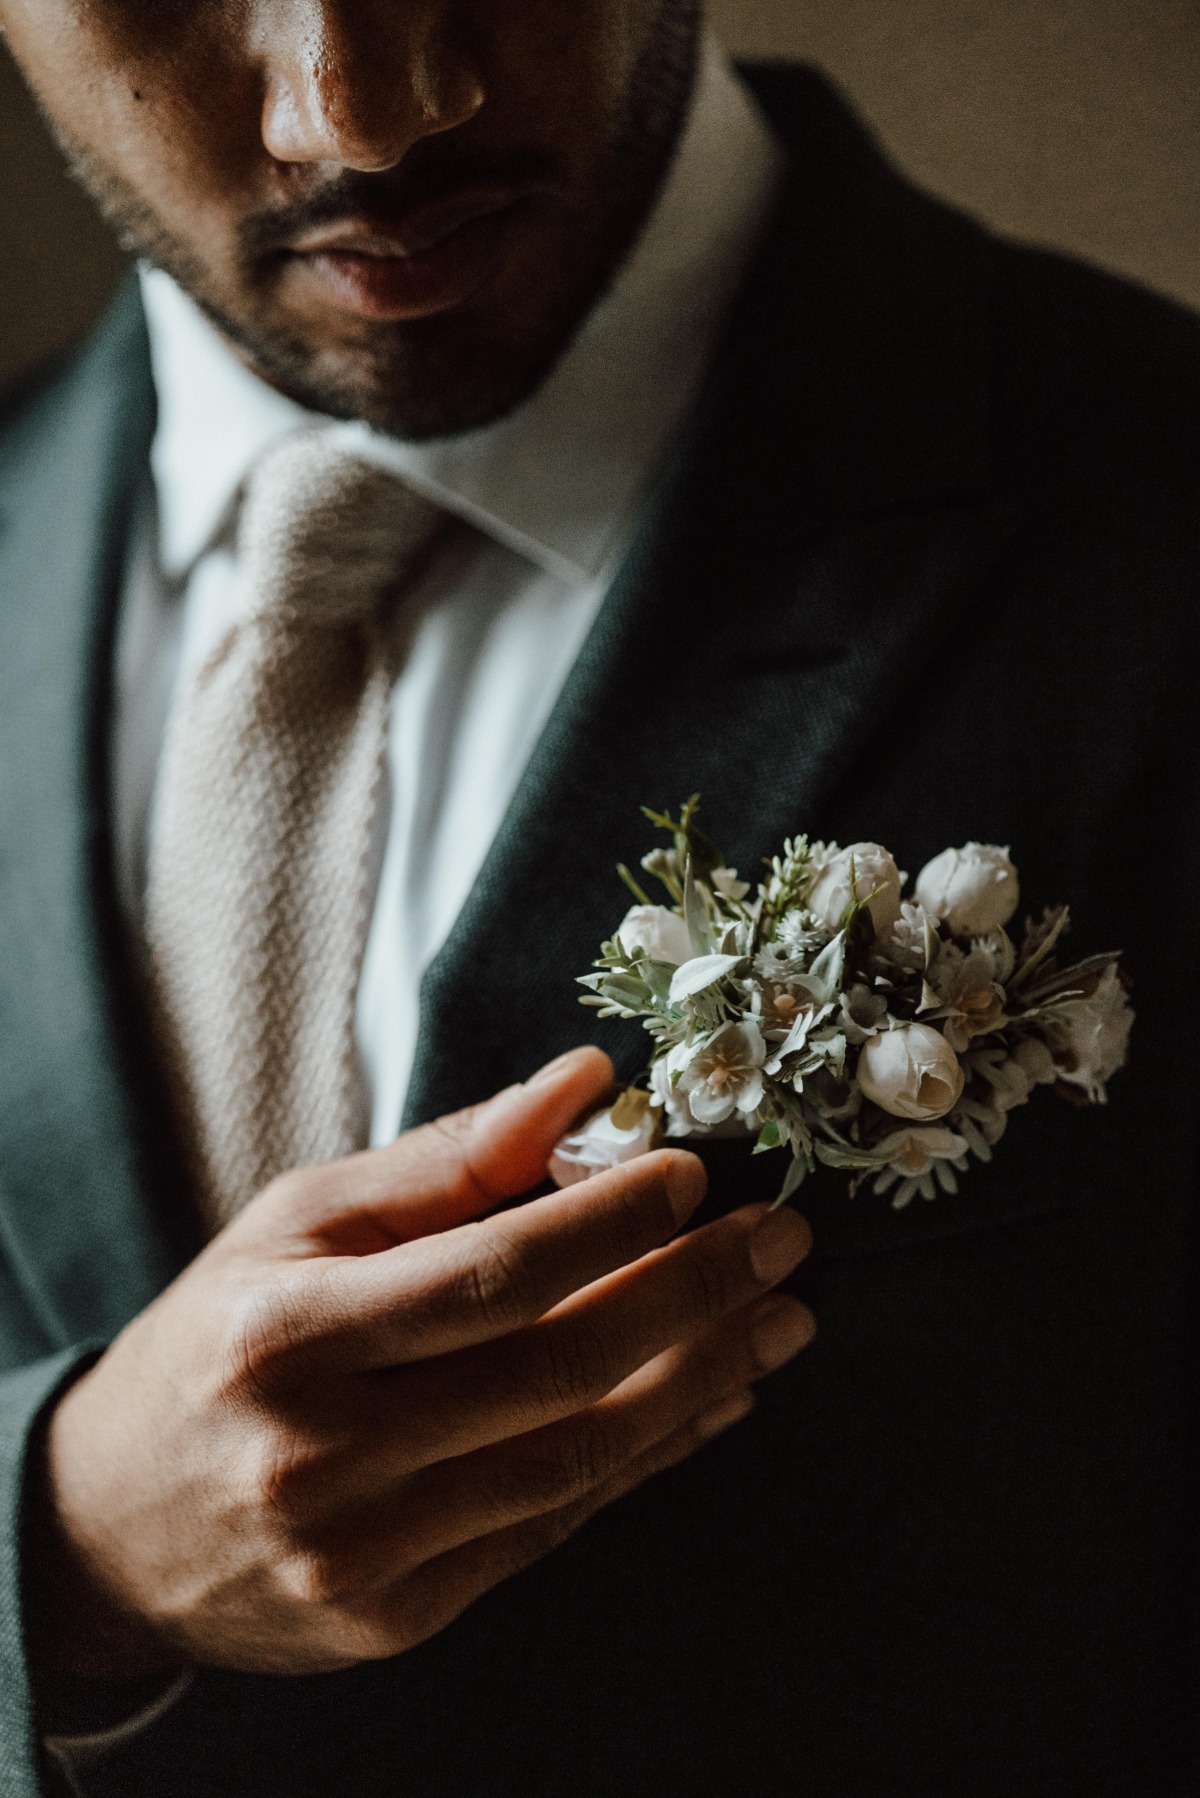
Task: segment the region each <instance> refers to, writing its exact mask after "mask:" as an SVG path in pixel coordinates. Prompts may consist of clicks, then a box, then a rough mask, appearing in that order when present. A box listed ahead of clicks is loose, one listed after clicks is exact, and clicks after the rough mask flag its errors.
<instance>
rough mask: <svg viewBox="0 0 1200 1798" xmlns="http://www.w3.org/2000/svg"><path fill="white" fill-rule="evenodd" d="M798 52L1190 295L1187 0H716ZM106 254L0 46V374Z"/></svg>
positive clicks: (1126, 261)
mask: <svg viewBox="0 0 1200 1798" xmlns="http://www.w3.org/2000/svg"><path fill="white" fill-rule="evenodd" d="M713 13H714V17H715V20H716V23H717V25H718V27H719V29H720V30H721V32H722V34H723V36H724V38H725V41H726V42H727V43H728V44H729V45H730V46H731V47H732V48H733V49H734V50H736V51H739V52H741V53H745V54H754V55H787V56H794V57H804V58H806V59H808V60H810V61H813V62H816V63H818V64H820V65H821V66H822V67H823V68H825V69H826V70H828V71H829V72H830V73H831V74H832V75H833V76H834V77H835V79H836V80H837V81H839V82H840V83H841V84H842V86H843V87H844V88H845V89H846V90H847V91H848V92H849V94H850V95H851V96H852V97H853V98H854V100H855V101H856V103H857V104H858V106H859V107H860V109H861V110H862V111H863V112H864V113H865V114H866V116H867V117H868V118H869V119H870V120H871V121H872V122H873V123H874V125H875V127H876V128H877V130H878V131H879V133H880V134H881V136H882V137H883V139H884V141H885V143H886V144H887V145H888V147H889V148H890V150H891V151H892V153H893V154H894V155H895V156H896V158H897V159H898V160H899V161H900V162H901V163H902V164H903V165H904V166H905V167H906V168H907V169H908V170H909V171H910V172H911V173H912V174H913V175H914V176H916V177H917V178H918V179H919V180H921V181H923V182H925V183H926V184H928V185H929V186H930V187H932V188H934V189H936V190H938V191H939V192H942V193H945V194H947V195H949V196H950V197H952V198H953V199H955V200H958V201H959V202H961V203H962V204H964V205H966V206H969V207H971V208H972V209H974V210H975V211H977V212H978V213H980V214H982V215H983V216H984V217H985V218H987V219H988V220H990V221H991V222H993V223H994V224H996V225H998V226H1000V227H1001V228H1002V229H1005V230H1008V231H1013V232H1016V233H1019V234H1021V235H1023V236H1027V237H1032V238H1036V239H1038V240H1040V241H1042V242H1047V243H1052V244H1057V245H1061V246H1063V247H1065V248H1067V249H1070V250H1073V251H1075V252H1077V253H1079V254H1081V255H1084V256H1087V257H1090V258H1091V259H1092V260H1094V261H1097V262H1100V263H1103V264H1106V265H1107V266H1109V267H1112V268H1116V269H1118V270H1121V271H1122V272H1124V273H1127V274H1131V275H1134V276H1136V277H1138V278H1140V279H1142V280H1144V281H1147V282H1150V283H1151V284H1153V285H1155V286H1157V287H1159V288H1161V289H1163V290H1164V291H1165V292H1167V293H1170V294H1173V295H1175V296H1176V297H1178V298H1180V299H1183V300H1185V301H1188V302H1190V303H1191V304H1194V305H1197V306H1200V6H1198V5H1197V4H1196V0H858V3H857V4H855V3H854V0H713ZM118 267H119V261H118V258H117V256H116V253H115V251H114V250H113V248H112V246H111V244H110V243H109V241H108V238H107V236H106V234H105V232H104V230H103V228H102V227H101V226H100V225H99V223H98V222H97V221H96V220H95V218H94V217H93V215H92V212H91V209H90V207H89V205H88V203H87V202H86V200H84V199H83V197H82V196H81V195H79V194H78V193H77V192H76V191H75V189H74V188H73V187H72V186H71V184H70V183H69V182H68V181H67V180H66V179H65V177H64V176H63V174H62V171H61V169H60V166H59V160H58V157H57V154H56V152H55V150H54V149H53V147H52V145H51V144H50V142H49V140H48V139H47V137H46V134H45V132H44V130H43V129H42V127H41V124H40V122H39V120H38V117H37V114H36V111H35V109H34V108H33V106H32V105H31V103H30V101H29V100H28V97H27V96H26V95H25V93H24V90H23V88H22V87H21V84H20V82H19V80H18V79H17V77H16V74H15V72H14V70H13V69H12V67H11V65H10V64H9V63H8V62H7V60H6V59H5V57H4V53H3V50H2V49H0V382H4V381H7V380H8V379H10V378H12V376H13V375H14V374H16V373H18V372H19V371H20V370H21V369H23V368H25V367H27V366H29V365H30V364H32V363H34V362H36V361H37V360H38V359H39V358H41V357H42V356H44V355H46V354H47V353H49V352H51V351H53V350H54V349H56V348H57V347H59V345H61V344H62V343H64V342H66V341H67V340H69V339H70V338H71V337H72V336H74V335H75V334H76V333H77V332H78V331H79V330H81V329H82V328H83V327H84V326H85V325H86V324H87V322H88V320H89V319H90V318H91V317H92V316H93V315H94V313H95V311H96V309H97V307H98V306H99V305H100V304H102V302H103V299H104V296H105V295H106V293H107V292H108V291H109V289H110V287H111V284H112V282H113V280H114V278H115V276H116V273H117V270H118Z"/></svg>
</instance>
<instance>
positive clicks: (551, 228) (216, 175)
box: [0, 0, 700, 437]
mask: <svg viewBox="0 0 1200 1798" xmlns="http://www.w3.org/2000/svg"><path fill="white" fill-rule="evenodd" d="M699 6H700V0H0V24H2V25H3V27H4V29H5V31H6V33H7V35H8V38H9V42H10V44H11V47H12V49H13V51H14V53H15V55H16V58H17V61H18V62H19V63H20V64H21V65H22V67H23V68H24V70H25V73H26V75H27V77H28V79H29V81H30V83H31V85H32V86H33V88H34V91H35V92H36V94H37V95H38V97H39V99H40V101H41V103H42V106H43V107H44V109H45V111H46V113H47V115H48V116H49V118H50V120H51V122H52V124H53V126H54V128H55V130H56V131H57V132H58V134H59V136H60V138H61V140H62V141H63V143H64V145H65V146H66V148H67V150H68V152H69V154H70V156H71V158H72V161H73V163H74V166H75V168H76V169H77V171H78V173H79V174H80V175H81V177H82V178H83V180H84V181H85V182H86V184H87V185H88V187H89V188H90V189H91V190H92V192H93V193H94V194H95V196H96V197H97V199H98V200H99V202H100V204H101V205H102V207H103V208H104V210H105V211H106V213H107V214H108V215H109V217H110V218H111V219H112V220H113V221H114V222H115V223H116V224H117V226H118V227H119V229H120V230H121V232H122V234H123V236H124V237H125V239H126V241H127V243H129V244H130V245H131V247H133V248H134V249H136V250H137V251H138V252H139V253H140V254H142V255H145V256H148V257H149V258H150V259H151V260H153V261H155V262H157V263H159V264H160V265H161V266H163V267H165V268H166V269H167V270H168V271H169V272H170V273H171V274H172V275H174V276H175V278H176V279H177V280H178V281H179V282H180V283H181V284H182V285H183V286H185V287H186V288H188V289H189V291H190V292H192V293H193V294H194V295H195V296H196V298H197V299H198V300H199V301H200V302H201V304H202V305H203V306H204V307H205V309H206V310H207V311H208V312H209V313H210V315H211V316H212V317H213V318H214V319H215V320H216V322H217V323H218V324H219V326H220V327H221V329H222V330H223V331H224V332H225V334H226V335H227V336H228V337H229V338H230V339H231V340H232V341H233V342H234V343H235V344H236V345H237V346H238V347H239V348H240V350H241V351H242V353H243V355H244V356H245V357H246V359H247V360H248V361H249V362H250V363H251V364H252V365H253V366H254V367H256V368H257V369H258V370H259V372H260V373H262V374H264V375H266V377H267V378H268V379H270V380H272V381H273V382H274V383H275V384H276V385H278V386H280V387H282V388H284V389H285V390H286V391H288V392H290V393H292V394H294V395H295V396H296V397H297V398H299V399H301V400H303V401H305V402H306V403H307V404H309V405H311V406H314V407H316V408H318V409H320V410H323V411H328V412H333V413H337V414H341V415H347V416H356V417H362V418H366V419H369V420H370V421H371V422H372V423H374V424H376V425H378V426H380V427H381V428H384V429H388V430H391V431H394V432H396V433H398V434H399V435H402V436H407V437H425V436H433V435H439V434H442V433H445V432H450V431H457V430H463V429H467V428H470V427H472V426H475V425H479V424H483V423H486V422H488V421H489V420H491V419H493V418H496V417H498V416H500V415H502V414H503V413H504V412H506V411H508V410H510V409H511V407H512V406H514V405H515V404H517V403H518V402H519V401H520V400H521V399H523V398H524V397H525V396H526V395H527V394H528V393H529V392H531V391H532V389H533V388H534V387H535V386H536V385H537V384H538V383H539V382H540V381H541V379H542V378H543V377H544V376H545V374H546V373H547V372H548V370H549V369H550V367H551V366H552V365H553V363H554V361H555V360H556V359H557V357H558V356H559V354H560V353H561V352H562V350H563V349H564V348H565V346H566V344H567V343H568V342H569V340H570V338H571V336H572V335H573V333H574V332H575V330H576V329H577V327H578V325H579V323H580V322H581V320H582V319H583V317H584V316H586V313H587V311H588V310H589V308H590V307H591V305H592V304H593V303H594V301H595V299H596V298H597V296H598V295H599V293H600V292H601V291H602V290H603V288H604V286H605V284H606V283H607V281H608V279H609V278H610V276H611V274H612V272H613V270H614V268H615V266H616V265H617V264H618V263H619V261H620V259H621V257H622V255H623V254H624V252H625V251H626V249H627V248H628V246H629V244H630V242H631V241H632V239H633V237H634V236H635V234H636V232H637V230H638V227H639V226H640V224H641V222H642V220H643V219H644V217H645V214H646V211H647V209H648V207H649V205H650V203H651V201H652V200H653V198H654V195H655V193H656V191H657V187H658V184H659V182H660V181H661V179H662V175H663V172H664V170H665V168H666V165H667V162H668V160H669V156H670V151H671V148H672V146H673V144H674V142H675V139H676V137H677V134H678V130H679V127H680V123H681V121H682V117H683V114H684V111H685V108H686V103H687V99H688V95H689V93H690V89H691V82H692V78H693V71H694V63H695V50H696V40H697V34H698V11H699Z"/></svg>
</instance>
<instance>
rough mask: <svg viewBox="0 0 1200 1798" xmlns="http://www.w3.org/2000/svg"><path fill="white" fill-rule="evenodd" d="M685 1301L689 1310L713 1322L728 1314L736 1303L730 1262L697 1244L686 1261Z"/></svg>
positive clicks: (684, 1269) (704, 1320) (702, 1318)
mask: <svg viewBox="0 0 1200 1798" xmlns="http://www.w3.org/2000/svg"><path fill="white" fill-rule="evenodd" d="M683 1273H684V1281H685V1295H684V1303H685V1306H686V1308H687V1310H688V1312H689V1313H690V1314H691V1315H692V1316H694V1317H697V1318H699V1319H700V1320H701V1321H703V1322H707V1323H711V1322H713V1321H715V1320H716V1319H717V1318H718V1317H721V1316H723V1315H724V1313H725V1312H726V1311H727V1310H728V1309H729V1306H730V1303H731V1302H732V1297H733V1293H732V1282H731V1280H730V1271H729V1268H728V1265H727V1264H726V1263H725V1262H724V1261H722V1259H721V1257H720V1255H719V1254H717V1253H714V1251H713V1250H712V1249H711V1248H709V1247H707V1246H705V1245H703V1244H701V1243H696V1244H695V1245H694V1246H693V1247H692V1249H691V1252H690V1253H689V1254H688V1256H687V1257H686V1259H685V1261H684V1267H683Z"/></svg>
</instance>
